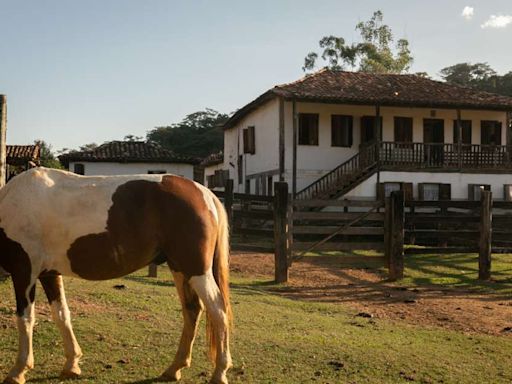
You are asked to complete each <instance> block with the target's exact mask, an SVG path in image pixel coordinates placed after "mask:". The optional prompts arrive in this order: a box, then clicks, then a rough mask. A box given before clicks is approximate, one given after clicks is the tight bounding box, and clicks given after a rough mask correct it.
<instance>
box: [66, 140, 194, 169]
mask: <svg viewBox="0 0 512 384" xmlns="http://www.w3.org/2000/svg"><path fill="white" fill-rule="evenodd" d="M59 160H60V161H62V162H63V163H65V164H69V162H71V161H90V162H116V163H186V164H197V163H198V162H199V161H198V159H196V158H193V157H188V156H181V155H177V154H175V153H174V152H172V151H169V150H167V149H165V148H162V147H160V146H159V145H157V144H153V143H146V142H144V141H111V142H108V143H105V144H102V145H100V146H99V147H97V148H95V149H93V150H91V151H84V152H70V153H66V154H64V155H61V156H59Z"/></svg>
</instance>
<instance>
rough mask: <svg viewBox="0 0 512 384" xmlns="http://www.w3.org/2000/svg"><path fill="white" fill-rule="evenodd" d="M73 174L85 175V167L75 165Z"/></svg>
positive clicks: (78, 164)
mask: <svg viewBox="0 0 512 384" xmlns="http://www.w3.org/2000/svg"><path fill="white" fill-rule="evenodd" d="M73 172H75V173H76V174H77V175H85V166H84V165H83V164H80V163H75V165H74V167H73Z"/></svg>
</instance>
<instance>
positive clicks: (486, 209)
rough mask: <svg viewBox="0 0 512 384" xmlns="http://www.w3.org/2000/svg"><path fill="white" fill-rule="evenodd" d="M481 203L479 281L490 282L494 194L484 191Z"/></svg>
mask: <svg viewBox="0 0 512 384" xmlns="http://www.w3.org/2000/svg"><path fill="white" fill-rule="evenodd" d="M481 202H482V207H481V212H480V254H479V258H478V279H479V280H489V279H490V278H491V245H492V192H490V191H482V198H481Z"/></svg>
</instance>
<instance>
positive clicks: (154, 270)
mask: <svg viewBox="0 0 512 384" xmlns="http://www.w3.org/2000/svg"><path fill="white" fill-rule="evenodd" d="M148 277H158V265H157V264H155V263H151V264H149V268H148Z"/></svg>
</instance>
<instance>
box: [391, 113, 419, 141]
mask: <svg viewBox="0 0 512 384" xmlns="http://www.w3.org/2000/svg"><path fill="white" fill-rule="evenodd" d="M406 122H407V123H408V124H407V126H406V124H405V123H406ZM409 124H410V125H409ZM400 128H402V129H403V128H407V129H406V130H404V131H402V132H400ZM413 129H414V120H413V118H412V117H404V116H394V118H393V134H394V136H393V138H394V140H395V143H398V144H397V147H398V148H412V143H413V141H412V137H413ZM398 136H401V138H400V140H399V139H398Z"/></svg>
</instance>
